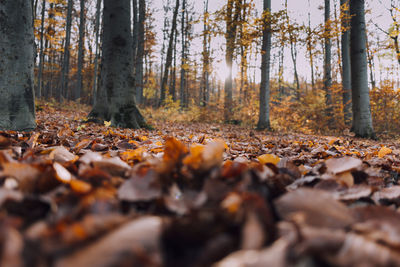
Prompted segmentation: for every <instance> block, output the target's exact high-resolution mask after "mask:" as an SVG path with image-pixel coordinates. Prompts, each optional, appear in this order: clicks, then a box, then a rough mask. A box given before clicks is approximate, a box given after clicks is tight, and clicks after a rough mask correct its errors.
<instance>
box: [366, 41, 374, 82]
mask: <svg viewBox="0 0 400 267" xmlns="http://www.w3.org/2000/svg"><path fill="white" fill-rule="evenodd" d="M365 38H366V45H367V61H368V68H369V79H370V82H371V87H372V89H374V88H375V87H376V83H375V77H374V55H373V53H372V51H371V49H370V46H369V41H368V35H366V36H365Z"/></svg>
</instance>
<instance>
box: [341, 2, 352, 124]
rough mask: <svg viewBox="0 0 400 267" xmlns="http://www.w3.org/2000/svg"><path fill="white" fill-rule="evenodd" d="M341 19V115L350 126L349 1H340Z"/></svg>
mask: <svg viewBox="0 0 400 267" xmlns="http://www.w3.org/2000/svg"><path fill="white" fill-rule="evenodd" d="M340 5H341V12H342V14H341V17H342V40H341V42H342V73H343V75H342V88H343V89H342V90H343V113H344V122H345V124H346V125H348V126H349V125H351V119H352V114H351V66H350V25H349V21H350V13H349V9H348V7H349V0H340Z"/></svg>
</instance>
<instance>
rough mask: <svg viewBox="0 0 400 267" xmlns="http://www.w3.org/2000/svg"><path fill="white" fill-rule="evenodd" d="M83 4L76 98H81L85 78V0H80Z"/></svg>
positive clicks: (80, 21)
mask: <svg viewBox="0 0 400 267" xmlns="http://www.w3.org/2000/svg"><path fill="white" fill-rule="evenodd" d="M80 4H81V10H80V11H81V14H80V18H79V44H78V73H77V86H76V88H75V94H74V98H75V100H78V99H80V98H81V93H82V91H83V80H82V74H83V73H82V72H83V62H84V53H83V44H84V40H85V24H86V22H85V0H80Z"/></svg>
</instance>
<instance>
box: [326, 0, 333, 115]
mask: <svg viewBox="0 0 400 267" xmlns="http://www.w3.org/2000/svg"><path fill="white" fill-rule="evenodd" d="M324 34H325V36H324V37H325V57H324V91H325V103H326V115H327V116H328V119H329V120H330V121H331V122H333V121H332V119H333V110H332V108H333V107H332V94H331V87H332V73H331V72H332V66H331V58H332V53H331V37H330V35H331V20H330V0H325V33H324Z"/></svg>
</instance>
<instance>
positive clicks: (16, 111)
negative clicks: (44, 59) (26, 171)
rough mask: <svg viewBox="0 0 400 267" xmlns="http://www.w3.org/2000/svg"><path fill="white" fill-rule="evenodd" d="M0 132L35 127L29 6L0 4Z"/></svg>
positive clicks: (24, 3)
mask: <svg viewBox="0 0 400 267" xmlns="http://www.w3.org/2000/svg"><path fill="white" fill-rule="evenodd" d="M0 22H1V23H0V106H1V109H0V129H1V130H17V131H28V130H33V129H34V128H35V127H36V124H35V104H34V89H33V63H34V36H33V25H32V2H31V1H26V0H13V1H0Z"/></svg>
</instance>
